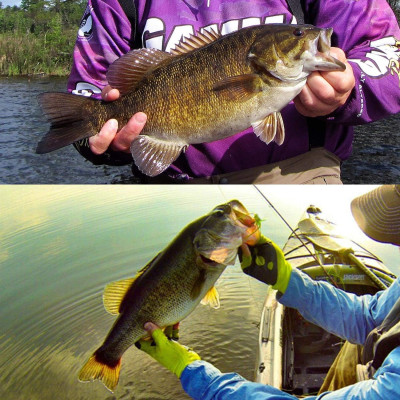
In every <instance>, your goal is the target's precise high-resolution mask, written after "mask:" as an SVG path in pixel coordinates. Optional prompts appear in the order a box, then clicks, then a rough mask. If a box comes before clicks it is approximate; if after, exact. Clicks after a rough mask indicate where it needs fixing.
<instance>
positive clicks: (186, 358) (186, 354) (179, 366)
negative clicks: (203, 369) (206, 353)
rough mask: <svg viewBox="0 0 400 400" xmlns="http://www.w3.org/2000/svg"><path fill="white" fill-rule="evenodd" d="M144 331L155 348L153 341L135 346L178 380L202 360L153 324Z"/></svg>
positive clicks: (139, 342)
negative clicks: (184, 372)
mask: <svg viewBox="0 0 400 400" xmlns="http://www.w3.org/2000/svg"><path fill="white" fill-rule="evenodd" d="M144 329H146V331H147V332H148V333H149V334H150V335H151V336H152V338H153V340H154V343H155V346H154V344H153V343H152V341H151V340H139V341H138V342H136V343H135V346H136V347H137V348H138V349H140V350H143V351H144V352H145V353H147V354H149V355H150V356H151V357H153V358H154V359H155V360H156V361H158V362H159V363H160V364H161V365H162V366H164V367H165V368H167V369H169V370H170V371H171V372H173V373H174V374H175V375H176V376H177V377H178V378H180V377H181V375H182V372H183V370H184V369H185V368H186V367H187V366H188V365H189V364H191V363H192V362H194V361H196V360H200V356H199V355H198V354H197V353H195V352H194V351H193V350H191V349H189V348H188V347H186V346H182V345H181V344H179V343H178V342H176V341H174V340H169V339H168V338H167V337H166V336H165V335H164V333H163V331H162V330H161V329H160V328H159V327H158V326H157V325H155V324H153V323H152V322H147V323H146V324H145V325H144Z"/></svg>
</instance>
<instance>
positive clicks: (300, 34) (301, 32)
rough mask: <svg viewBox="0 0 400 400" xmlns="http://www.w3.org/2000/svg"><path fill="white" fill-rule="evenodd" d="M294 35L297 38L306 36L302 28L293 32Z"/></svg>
mask: <svg viewBox="0 0 400 400" xmlns="http://www.w3.org/2000/svg"><path fill="white" fill-rule="evenodd" d="M293 35H294V36H297V37H302V36H304V31H303V30H302V29H300V28H297V29H295V30H294V31H293Z"/></svg>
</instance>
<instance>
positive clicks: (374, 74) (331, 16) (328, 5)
mask: <svg viewBox="0 0 400 400" xmlns="http://www.w3.org/2000/svg"><path fill="white" fill-rule="evenodd" d="M305 15H306V20H307V22H308V23H311V24H313V25H316V26H319V27H332V28H333V30H334V34H333V37H332V46H335V47H338V48H341V49H342V50H343V51H344V52H345V55H346V57H347V60H348V62H349V63H350V64H351V68H352V72H353V74H354V78H355V85H354V88H353V89H352V91H351V93H350V95H349V96H348V97H347V99H346V102H345V103H344V104H343V105H341V104H340V101H341V100H343V98H340V96H339V100H340V101H339V102H337V100H338V99H337V97H338V95H340V92H341V91H342V90H345V89H346V88H345V87H341V85H343V81H341V78H340V74H338V73H336V72H335V73H325V72H323V73H319V72H318V73H314V74H312V76H310V77H309V79H308V82H307V86H306V87H305V89H304V90H303V92H302V93H301V94H300V95H299V97H298V98H297V99H296V101H295V103H296V106H297V108H298V110H299V111H300V112H301V113H303V114H305V115H308V116H318V115H327V114H328V117H329V119H330V120H331V121H333V122H337V123H340V124H348V125H357V124H363V123H368V122H371V121H376V120H378V119H381V118H384V117H386V116H388V115H390V114H395V113H398V112H400V67H399V57H400V47H399V40H400V29H399V26H398V24H397V21H396V17H395V16H394V14H393V11H392V10H391V8H390V6H389V5H388V3H387V1H386V0H358V1H350V2H347V1H346V2H345V1H343V0H333V1H317V0H308V1H306V4H305ZM327 77H329V78H330V79H333V80H331V82H329V80H330V79H328V82H326V81H325V82H323V81H324V80H325V79H324V78H327ZM321 82H323V84H322V83H321ZM329 83H331V86H333V89H335V87H336V88H337V89H338V90H336V91H335V90H332V87H329V86H330V85H329ZM337 85H338V86H337ZM347 88H348V87H347ZM329 104H333V105H339V107H338V108H337V109H336V110H334V109H331V111H333V113H331V114H329V113H328V112H327V111H329V107H327V108H324V107H325V106H326V105H327V106H329ZM321 111H324V112H321Z"/></svg>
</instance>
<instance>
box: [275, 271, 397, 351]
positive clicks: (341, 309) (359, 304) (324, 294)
mask: <svg viewBox="0 0 400 400" xmlns="http://www.w3.org/2000/svg"><path fill="white" fill-rule="evenodd" d="M399 296H400V281H399V279H397V280H396V281H395V282H394V283H393V284H392V286H391V287H390V288H389V289H387V290H384V291H380V292H378V293H377V294H376V295H374V296H371V295H364V296H356V295H355V294H353V293H348V292H345V291H343V290H341V289H337V288H335V287H334V286H332V285H331V284H329V283H327V282H321V281H318V282H316V281H314V280H312V279H311V278H310V277H308V276H307V275H306V274H304V273H302V272H300V271H298V270H297V269H293V271H292V275H291V278H290V281H289V284H288V286H287V289H286V292H285V294H284V295H283V296H281V297H280V298H279V302H280V303H282V304H283V305H285V306H287V307H292V308H295V309H297V310H298V311H299V312H300V314H301V315H302V316H303V317H304V318H305V319H307V320H308V321H310V322H312V323H314V324H316V325H319V326H321V327H322V328H324V329H326V330H327V331H329V332H331V333H333V334H335V335H337V336H340V337H342V338H345V339H347V340H348V341H350V342H351V343H358V344H363V343H364V341H365V339H366V337H367V335H368V333H369V332H370V331H371V330H372V329H374V328H375V327H376V326H378V325H379V324H381V323H382V321H383V319H384V318H385V317H386V315H387V314H388V312H389V311H390V309H391V308H392V307H393V305H394V303H395V301H396V300H397V299H398V298H399Z"/></svg>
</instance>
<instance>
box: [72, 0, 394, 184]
mask: <svg viewBox="0 0 400 400" xmlns="http://www.w3.org/2000/svg"><path fill="white" fill-rule="evenodd" d="M132 1H133V0H132ZM134 3H135V5H136V8H137V12H138V21H137V27H138V32H139V34H140V35H141V39H142V40H141V46H142V47H149V48H157V49H161V50H164V51H169V50H170V49H171V48H173V47H174V46H175V44H177V43H178V42H179V41H180V39H181V37H182V36H188V35H189V34H191V33H195V32H197V31H199V30H200V29H201V28H204V27H207V26H212V27H213V28H214V29H215V30H218V31H220V32H221V33H222V34H226V33H229V32H232V31H235V30H237V29H240V28H243V27H246V26H250V25H256V24H265V23H296V20H295V18H294V17H293V16H292V14H291V13H290V11H289V9H288V5H287V3H286V1H285V0H253V1H250V0H168V1H165V0H153V1H141V0H134ZM304 11H305V20H306V22H307V23H310V24H313V25H316V26H318V27H322V28H328V27H332V28H333V30H334V34H333V36H332V46H335V47H340V48H342V49H343V50H344V51H345V53H346V56H347V58H348V59H349V61H350V62H351V64H352V67H353V70H354V75H355V79H356V85H355V88H354V90H353V92H352V94H351V95H350V97H349V99H348V101H347V103H346V104H345V105H344V106H343V107H341V108H339V109H338V110H336V111H335V113H333V114H332V115H330V116H328V117H327V118H325V120H326V137H325V148H326V149H327V150H329V151H331V152H332V153H334V154H336V155H337V156H338V157H339V158H340V159H342V160H345V159H346V158H348V157H349V155H350V154H351V150H352V140H353V129H352V127H351V125H357V124H363V123H367V122H371V121H375V120H377V119H380V118H383V117H385V116H387V115H389V114H395V113H398V112H400V68H399V59H400V48H399V43H400V42H399V40H400V29H399V26H398V24H397V21H396V18H395V16H394V14H393V12H392V10H391V9H390V7H389V6H388V4H387V2H386V0H330V1H317V0H305V7H304ZM131 37H132V26H131V24H130V22H129V20H128V18H127V17H126V15H125V13H124V11H123V10H122V8H121V6H120V4H119V2H118V0H89V3H88V7H87V9H86V11H85V16H84V18H83V20H82V24H81V28H80V30H79V33H78V38H77V42H76V46H75V50H74V62H73V67H72V72H71V75H70V78H69V82H68V89H69V90H70V91H72V92H73V93H76V94H84V95H90V94H92V95H93V96H96V97H100V95H99V93H100V91H101V89H102V88H103V87H104V86H105V85H106V84H107V81H106V77H105V76H106V72H107V69H108V67H109V65H110V64H111V63H112V62H113V61H114V60H115V59H116V58H118V57H120V56H122V55H123V54H125V53H127V52H128V51H129V50H130V49H131V45H130V41H131ZM281 113H282V116H283V120H284V124H285V130H286V138H285V141H284V143H283V144H282V145H281V146H278V145H277V144H275V143H271V144H269V145H266V144H265V143H263V142H262V141H261V140H260V139H258V138H257V137H256V135H255V134H254V133H253V132H252V129H248V130H246V131H245V132H242V133H238V134H237V135H234V136H231V137H229V138H226V139H222V140H219V141H215V142H212V143H207V144H200V145H192V146H189V148H188V149H187V151H186V152H185V153H184V154H182V155H181V156H180V157H179V158H178V160H177V161H176V162H175V163H174V165H173V166H171V167H170V168H169V169H168V170H167V171H166V174H167V175H169V176H179V175H181V176H182V175H183V176H190V177H202V176H210V175H215V174H221V173H227V172H232V171H237V170H242V169H246V168H252V167H256V166H260V165H264V164H268V163H273V162H277V161H281V160H285V159H287V158H290V157H294V156H297V155H299V154H302V153H305V152H307V151H308V150H309V135H308V128H307V119H306V118H305V117H303V116H302V115H300V114H299V113H298V112H297V111H296V109H295V107H294V105H293V103H290V104H289V105H288V106H287V107H285V108H284V109H283V110H282V111H281Z"/></svg>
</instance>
